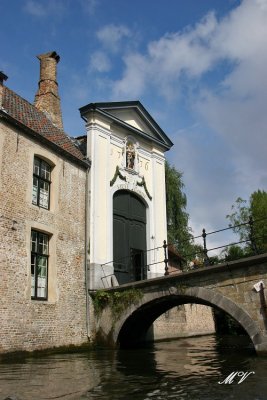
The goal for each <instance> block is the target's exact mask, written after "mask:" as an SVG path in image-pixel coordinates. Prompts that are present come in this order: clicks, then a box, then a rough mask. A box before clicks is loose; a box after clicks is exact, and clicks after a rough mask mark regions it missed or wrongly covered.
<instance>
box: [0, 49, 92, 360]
mask: <svg viewBox="0 0 267 400" xmlns="http://www.w3.org/2000/svg"><path fill="white" fill-rule="evenodd" d="M58 60H59V57H58V56H57V54H56V53H55V52H53V53H49V54H48V55H46V57H45V62H44V63H43V64H42V60H41V66H42V67H41V75H40V83H39V89H38V92H37V95H36V100H35V105H32V104H30V103H28V102H27V101H26V100H24V99H23V98H22V97H20V96H18V95H17V94H16V93H14V92H13V91H12V90H10V89H9V88H8V87H6V86H4V80H6V78H7V77H6V76H5V75H4V74H2V73H1V77H0V78H1V81H0V172H1V174H0V196H1V202H0V229H1V243H0V257H1V258H0V259H1V280H0V302H1V307H0V312H1V324H0V338H1V340H0V352H1V353H4V352H7V351H19V350H34V349H40V348H47V347H54V346H63V345H69V344H75V345H80V344H82V343H84V342H86V341H87V333H86V296H85V290H86V288H85V225H84V220H85V209H86V207H85V202H86V193H85V188H86V175H87V171H88V168H89V163H88V161H86V159H85V157H84V155H83V154H82V153H81V151H80V150H79V149H78V148H77V147H76V146H75V145H74V143H73V141H72V140H71V139H70V138H69V137H68V136H67V135H66V134H65V133H64V131H63V126H62V119H61V111H60V100H59V96H58V89H57V82H56V73H55V71H56V63H57V62H58ZM55 110H56V113H54V111H55ZM55 114H56V116H55Z"/></svg>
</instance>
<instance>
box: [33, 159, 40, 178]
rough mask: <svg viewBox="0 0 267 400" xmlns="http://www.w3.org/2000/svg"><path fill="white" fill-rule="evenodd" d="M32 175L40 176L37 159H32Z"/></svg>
mask: <svg viewBox="0 0 267 400" xmlns="http://www.w3.org/2000/svg"><path fill="white" fill-rule="evenodd" d="M33 173H34V174H35V175H40V160H39V159H38V158H34V161H33Z"/></svg>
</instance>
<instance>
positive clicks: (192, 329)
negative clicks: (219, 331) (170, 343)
mask: <svg viewBox="0 0 267 400" xmlns="http://www.w3.org/2000/svg"><path fill="white" fill-rule="evenodd" d="M214 332H215V325H214V320H213V314H212V309H211V308H210V307H207V306H203V305H200V304H185V305H180V306H177V307H174V308H171V309H170V310H169V311H167V312H166V313H164V314H162V315H161V316H160V317H159V318H157V319H156V321H155V322H154V324H153V328H152V329H150V332H149V335H150V338H152V337H153V339H154V340H162V339H170V338H178V337H187V336H198V335H208V334H211V333H214ZM151 335H152V336H151Z"/></svg>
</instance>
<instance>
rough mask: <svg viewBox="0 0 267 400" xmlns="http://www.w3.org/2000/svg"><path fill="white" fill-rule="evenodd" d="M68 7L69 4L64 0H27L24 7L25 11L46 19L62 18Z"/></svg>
mask: <svg viewBox="0 0 267 400" xmlns="http://www.w3.org/2000/svg"><path fill="white" fill-rule="evenodd" d="M66 7H67V3H66V2H64V1H62V0H57V1H54V0H46V1H45V2H42V3H41V2H40V1H37V0H27V1H26V3H25V5H24V10H25V11H26V12H27V13H28V14H31V15H32V16H34V17H38V18H44V17H47V16H51V15H53V16H57V17H58V16H62V14H64V12H65V10H66Z"/></svg>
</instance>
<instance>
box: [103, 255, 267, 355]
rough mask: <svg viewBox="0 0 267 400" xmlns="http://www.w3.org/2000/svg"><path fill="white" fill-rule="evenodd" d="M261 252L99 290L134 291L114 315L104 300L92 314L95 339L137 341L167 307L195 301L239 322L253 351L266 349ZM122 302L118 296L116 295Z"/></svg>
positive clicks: (266, 261)
mask: <svg viewBox="0 0 267 400" xmlns="http://www.w3.org/2000/svg"><path fill="white" fill-rule="evenodd" d="M261 281H262V282H263V285H264V284H267V253H265V254H262V255H258V256H254V257H249V258H246V259H242V260H238V261H232V262H228V263H224V264H220V265H217V266H210V267H206V268H202V269H198V270H194V271H189V272H184V273H180V274H176V275H169V276H164V277H160V278H154V279H150V280H146V281H138V282H131V283H128V284H125V285H121V286H119V287H116V288H112V289H106V290H103V291H102V292H103V293H106V294H107V299H108V297H109V298H110V299H112V296H113V297H114V296H115V297H116V296H117V298H118V299H119V297H120V296H119V295H118V293H121V294H122V293H127V292H128V293H129V291H132V293H134V292H135V293H136V294H137V293H139V296H136V297H135V298H134V299H133V301H132V303H131V302H129V303H127V304H124V307H122V309H121V312H120V314H117V315H116V316H115V315H114V312H113V311H112V306H111V303H109V302H108V301H107V302H106V304H104V306H103V307H102V309H101V312H99V313H98V315H95V317H96V318H95V338H96V341H101V342H102V344H103V343H104V344H106V345H113V346H114V345H116V344H118V343H119V344H120V345H121V346H128V345H134V344H137V343H138V342H140V341H142V339H143V338H144V336H145V333H146V331H147V329H148V328H149V326H150V325H151V324H152V323H153V321H154V320H155V319H156V318H157V317H158V316H159V315H161V314H162V313H164V312H166V311H167V310H168V309H170V308H172V307H174V306H177V305H180V304H185V303H198V304H204V305H208V306H211V307H215V308H218V309H221V310H223V311H225V312H226V313H228V314H229V315H230V316H232V317H233V318H234V319H235V320H236V321H238V322H239V323H240V325H242V327H243V328H244V329H245V330H246V332H247V333H248V335H249V336H250V338H251V340H252V342H253V344H254V347H255V349H256V351H257V353H258V354H263V353H267V332H266V331H267V309H266V302H265V295H264V288H263V287H261V290H260V291H259V292H257V291H256V290H255V289H254V285H255V284H257V283H258V282H261ZM121 301H122V302H123V295H121Z"/></svg>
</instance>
